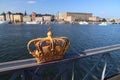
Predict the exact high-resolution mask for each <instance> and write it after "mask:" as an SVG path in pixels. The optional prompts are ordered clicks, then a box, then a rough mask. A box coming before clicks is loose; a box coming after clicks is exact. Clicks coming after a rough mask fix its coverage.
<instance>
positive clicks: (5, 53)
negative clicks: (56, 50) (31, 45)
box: [0, 24, 120, 62]
mask: <svg viewBox="0 0 120 80" xmlns="http://www.w3.org/2000/svg"><path fill="white" fill-rule="evenodd" d="M49 27H52V28H53V33H54V36H66V37H68V38H69V39H70V41H71V46H70V48H69V50H68V52H67V54H66V58H67V57H73V56H75V55H78V54H80V52H81V51H84V50H86V49H91V48H96V47H102V46H107V45H113V44H119V43H120V35H119V34H120V25H119V24H118V25H108V26H98V25H83V26H82V25H79V24H51V25H14V24H6V25H0V62H6V61H11V60H19V59H27V58H32V56H31V55H30V54H29V53H28V51H27V48H26V45H27V42H28V41H29V40H31V39H34V38H38V37H46V33H47V30H48V28H49ZM118 56H120V55H119V54H117V57H118Z"/></svg>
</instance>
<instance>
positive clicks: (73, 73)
mask: <svg viewBox="0 0 120 80" xmlns="http://www.w3.org/2000/svg"><path fill="white" fill-rule="evenodd" d="M74 65H75V62H74V61H73V63H72V80H74V75H75V72H74Z"/></svg>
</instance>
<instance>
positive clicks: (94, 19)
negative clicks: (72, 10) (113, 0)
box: [89, 16, 101, 22]
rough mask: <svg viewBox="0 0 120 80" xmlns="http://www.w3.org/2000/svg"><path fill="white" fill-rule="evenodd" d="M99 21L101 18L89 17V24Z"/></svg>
mask: <svg viewBox="0 0 120 80" xmlns="http://www.w3.org/2000/svg"><path fill="white" fill-rule="evenodd" d="M100 20H101V18H99V17H96V16H91V17H89V21H91V22H99V21H100Z"/></svg>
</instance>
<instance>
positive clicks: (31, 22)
mask: <svg viewBox="0 0 120 80" xmlns="http://www.w3.org/2000/svg"><path fill="white" fill-rule="evenodd" d="M26 24H39V22H36V21H29V22H26Z"/></svg>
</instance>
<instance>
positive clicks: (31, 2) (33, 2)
mask: <svg viewBox="0 0 120 80" xmlns="http://www.w3.org/2000/svg"><path fill="white" fill-rule="evenodd" d="M27 3H29V4H35V3H36V1H34V0H29V1H27Z"/></svg>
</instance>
